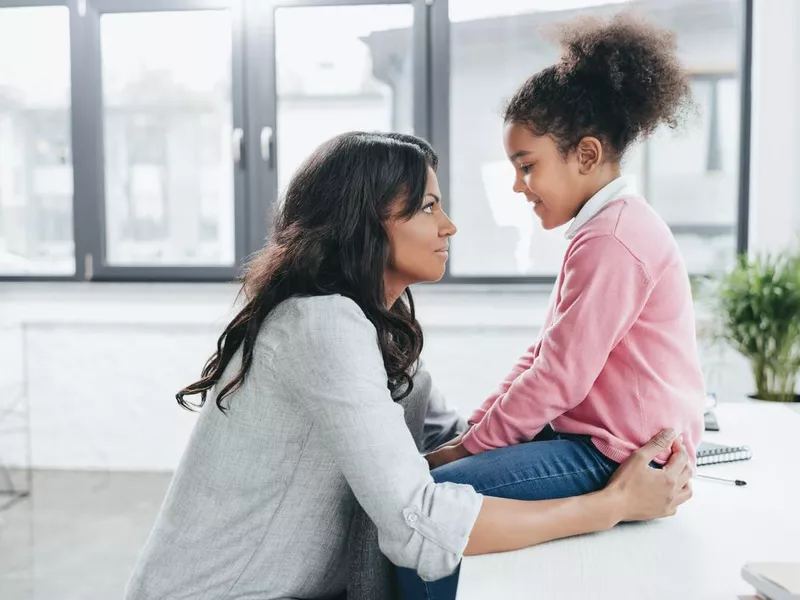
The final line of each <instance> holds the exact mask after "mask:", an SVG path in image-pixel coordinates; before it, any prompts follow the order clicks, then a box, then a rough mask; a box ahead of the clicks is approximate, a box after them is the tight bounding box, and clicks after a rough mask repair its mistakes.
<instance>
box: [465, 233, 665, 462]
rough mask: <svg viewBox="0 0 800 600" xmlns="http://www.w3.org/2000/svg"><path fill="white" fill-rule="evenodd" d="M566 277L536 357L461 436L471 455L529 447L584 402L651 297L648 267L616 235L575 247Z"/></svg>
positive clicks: (592, 239)
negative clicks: (549, 426)
mask: <svg viewBox="0 0 800 600" xmlns="http://www.w3.org/2000/svg"><path fill="white" fill-rule="evenodd" d="M563 274H564V281H563V283H562V287H561V300H560V302H559V304H558V306H557V307H556V312H555V320H554V322H553V324H552V325H551V326H550V327H549V328H548V329H547V331H545V332H544V334H543V336H542V339H541V342H540V343H541V348H540V350H539V354H538V355H537V356H536V358H535V359H534V360H533V362H532V364H531V365H530V367H529V368H528V369H527V370H525V371H524V372H523V373H522V374H520V375H519V376H518V377H517V378H516V379H515V380H514V381H513V383H512V384H511V385H510V386H509V387H508V390H507V391H506V392H505V393H504V394H502V395H501V396H500V397H499V398H498V399H497V401H495V402H494V404H493V405H492V406H491V408H489V409H488V411H487V412H486V415H485V416H484V417H483V419H482V420H481V422H480V423H478V424H476V425H475V426H473V427H472V428H471V429H470V431H469V432H468V433H467V434H466V435H465V436H464V439H463V444H464V447H465V448H466V449H467V450H468V451H470V452H471V453H473V454H478V453H480V452H485V451H487V450H492V449H494V448H502V447H504V446H510V445H513V444H518V443H521V442H525V441H529V440H531V439H532V438H533V437H535V436H536V434H537V433H539V432H540V431H541V430H542V428H543V427H544V426H545V425H546V424H547V423H549V422H550V421H552V420H553V419H555V418H556V417H559V416H560V415H562V414H564V413H565V412H567V411H568V410H570V409H571V408H573V407H575V406H577V405H578V404H580V403H581V402H583V400H584V399H585V398H586V396H587V395H588V393H589V390H591V388H592V385H594V382H595V380H596V379H597V377H598V375H599V374H600V372H601V371H602V370H603V367H604V366H605V363H606V360H607V359H608V355H609V354H610V353H611V351H612V350H613V349H614V347H615V346H616V345H617V344H618V343H619V342H620V341H621V340H622V338H623V337H624V336H625V334H626V333H627V332H628V331H629V330H630V328H631V326H633V324H634V322H635V321H636V320H637V319H638V318H639V315H640V314H641V312H642V309H643V308H644V306H645V303H646V302H647V300H648V298H649V296H650V293H651V292H652V289H653V284H652V282H651V280H650V278H649V277H648V275H647V273H646V271H645V269H644V265H642V263H641V262H640V261H639V260H638V259H637V258H636V257H635V256H634V255H633V254H631V252H630V251H629V250H628V249H627V248H626V247H625V246H624V245H623V244H622V242H620V241H619V240H618V239H617V238H616V237H615V236H613V235H603V236H598V237H592V238H587V239H584V240H581V241H578V242H576V244H575V245H574V246H573V248H572V249H571V250H570V254H569V255H568V256H567V259H566V261H565V264H564V271H563Z"/></svg>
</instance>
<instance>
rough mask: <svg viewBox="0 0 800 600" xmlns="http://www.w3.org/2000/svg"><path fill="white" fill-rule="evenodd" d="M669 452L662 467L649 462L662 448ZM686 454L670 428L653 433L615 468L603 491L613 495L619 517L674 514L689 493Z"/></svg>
mask: <svg viewBox="0 0 800 600" xmlns="http://www.w3.org/2000/svg"><path fill="white" fill-rule="evenodd" d="M670 447H671V448H672V456H670V458H669V461H668V462H667V464H666V465H665V466H664V468H663V469H654V468H652V467H651V466H650V462H651V461H652V460H653V459H654V458H655V457H656V456H658V455H659V454H661V453H662V452H663V451H664V450H666V449H668V448H670ZM691 474H692V472H691V467H690V466H689V456H688V454H687V453H686V449H685V448H684V446H683V440H682V438H681V437H678V438H677V439H676V438H675V432H674V431H673V430H671V429H668V430H664V431H662V432H661V433H659V434H658V435H656V436H655V437H654V438H653V439H652V440H650V441H649V442H648V443H647V444H645V445H644V446H642V447H641V448H639V449H638V450H637V451H636V452H634V453H633V454H632V455H631V457H630V458H629V459H628V460H626V461H625V462H624V463H622V465H621V466H620V467H619V469H617V471H616V473H614V475H613V476H612V477H611V480H610V481H609V483H608V486H607V487H606V488H605V490H604V491H606V492H608V493H609V494H611V495H612V496H613V497H614V498H615V504H616V505H617V506H618V507H619V513H618V517H619V519H618V520H619V521H646V520H650V519H658V518H661V517H667V516H671V515H674V514H675V512H676V511H677V509H678V506H680V505H681V504H683V503H684V502H686V501H687V500H688V499H689V498H691V497H692V484H691V481H690V478H691Z"/></svg>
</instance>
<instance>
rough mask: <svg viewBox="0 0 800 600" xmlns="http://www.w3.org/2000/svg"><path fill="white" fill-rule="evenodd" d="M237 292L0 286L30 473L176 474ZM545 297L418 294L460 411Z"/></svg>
mask: <svg viewBox="0 0 800 600" xmlns="http://www.w3.org/2000/svg"><path fill="white" fill-rule="evenodd" d="M235 292H236V290H235V288H234V287H233V286H229V285H197V284H193V285H184V286H180V285H155V284H129V285H124V284H15V285H11V284H6V285H5V286H3V287H0V307H2V315H3V317H4V319H5V321H6V323H7V324H6V325H5V326H0V354H1V355H0V365H2V370H0V390H3V391H2V395H0V413H2V412H3V406H4V405H6V404H7V403H9V402H11V401H13V400H14V399H15V397H16V396H15V395H14V393H13V392H14V388H13V387H12V386H10V385H8V384H9V383H13V382H14V381H20V380H22V379H26V380H27V399H28V403H29V406H30V421H31V442H32V445H31V450H32V462H33V464H34V465H35V466H37V467H43V468H44V467H47V468H89V469H112V470H167V469H172V468H174V466H175V464H176V463H177V460H178V458H179V456H180V454H181V451H182V449H183V447H184V445H185V443H186V440H187V438H188V435H189V432H190V431H191V427H192V424H193V422H194V419H195V417H194V416H193V415H192V414H191V413H187V412H186V411H184V410H182V409H180V408H179V407H178V405H177V404H176V402H175V399H174V395H175V392H176V391H177V390H178V389H180V388H181V387H182V386H184V385H186V384H188V383H190V382H191V381H193V380H194V379H195V378H196V377H197V375H198V374H199V371H200V369H201V367H202V365H203V363H204V362H205V360H206V359H207V358H208V356H209V354H210V353H211V351H212V350H213V348H214V343H215V341H216V337H217V336H218V335H219V332H220V331H221V330H222V328H223V327H224V325H225V322H226V317H228V316H229V315H230V313H229V308H230V306H231V304H232V302H233V299H234V296H235ZM548 295H549V290H547V289H541V288H540V289H534V288H525V289H522V290H520V289H517V290H515V291H512V290H508V289H500V290H497V289H484V290H482V291H481V290H478V291H476V290H463V289H457V290H453V289H452V288H451V289H450V290H447V289H445V288H443V287H440V288H436V287H433V286H426V287H424V288H422V289H419V290H417V294H416V297H417V303H418V313H419V317H420V321H421V322H422V325H423V327H424V328H425V352H424V357H425V360H426V362H427V365H428V368H429V369H430V370H431V372H432V373H433V375H434V378H435V381H436V383H437V385H438V386H439V387H440V388H441V389H442V390H443V391H444V392H445V394H446V395H447V397H448V398H449V399H450V400H451V401H452V402H453V404H454V405H456V406H457V407H458V408H459V410H460V411H462V412H463V413H464V414H468V413H469V412H470V411H471V410H472V409H474V408H475V407H476V406H477V405H478V404H479V403H480V402H481V400H483V398H484V397H485V396H486V394H488V393H489V392H491V391H492V389H493V388H494V387H495V386H496V385H497V383H498V382H499V380H500V379H501V378H502V377H503V376H505V374H506V373H507V371H508V369H509V368H510V366H511V365H512V364H513V362H514V361H515V360H516V358H517V357H518V356H519V355H520V354H521V353H522V352H523V351H524V350H525V348H526V347H527V346H528V345H529V344H531V343H533V342H534V341H535V340H536V338H537V336H538V332H539V328H540V324H541V322H542V320H543V318H544V311H545V308H546V302H547V298H548ZM20 321H22V322H23V324H22V325H20V324H19V322H20ZM704 364H705V366H706V371H707V380H708V384H709V388H710V389H714V390H717V391H718V392H719V393H720V397H721V399H723V400H737V399H740V398H741V397H743V395H744V394H745V393H746V392H748V391H749V390H750V387H751V382H750V378H749V373H748V371H747V369H746V368H744V362H743V361H742V360H741V359H739V358H737V357H735V356H733V357H731V356H725V357H722V358H720V357H718V356H717V355H716V354H707V356H706V357H705V358H704ZM4 384H6V385H4ZM20 422H21V421H20ZM0 429H4V430H5V429H6V428H5V427H4V424H3V423H0ZM0 440H2V442H0V456H1V457H3V459H4V460H5V461H6V462H10V463H11V464H23V463H24V458H25V445H24V439H23V438H22V437H21V436H0Z"/></svg>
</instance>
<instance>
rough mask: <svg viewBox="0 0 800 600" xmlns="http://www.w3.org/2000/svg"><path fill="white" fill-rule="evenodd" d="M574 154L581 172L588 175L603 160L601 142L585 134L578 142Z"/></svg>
mask: <svg viewBox="0 0 800 600" xmlns="http://www.w3.org/2000/svg"><path fill="white" fill-rule="evenodd" d="M575 155H576V157H577V159H578V169H579V170H580V172H581V174H583V175H588V174H589V173H591V172H592V171H594V170H595V169H596V168H597V167H599V166H600V165H601V164H602V162H603V144H602V143H601V142H600V140H598V139H597V138H596V137H592V136H586V137H584V138H581V141H580V142H578V146H577V148H575Z"/></svg>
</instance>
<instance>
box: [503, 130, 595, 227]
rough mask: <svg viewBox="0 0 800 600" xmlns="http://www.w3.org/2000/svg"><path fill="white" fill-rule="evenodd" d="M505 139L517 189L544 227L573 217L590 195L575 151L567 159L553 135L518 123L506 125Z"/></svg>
mask: <svg viewBox="0 0 800 600" xmlns="http://www.w3.org/2000/svg"><path fill="white" fill-rule="evenodd" d="M503 142H504V145H505V149H506V154H507V155H508V159H509V160H510V161H511V164H513V165H514V171H515V173H516V176H515V179H514V191H515V192H517V193H518V194H524V195H525V198H526V200H527V201H528V202H530V203H531V204H532V205H533V212H534V213H536V216H537V217H539V219H540V220H541V222H542V227H544V228H545V229H554V228H556V227H560V226H561V225H564V224H565V223H568V222H569V221H570V220H571V219H572V218H574V217H575V215H576V214H577V213H578V211H579V210H580V207H581V205H582V204H583V203H584V202H585V201H586V198H588V196H586V192H585V190H584V189H583V187H584V184H585V182H584V181H583V180H584V179H585V178H584V177H582V176H581V175H582V174H581V169H580V164H579V161H578V160H576V157H575V155H574V153H570V155H569V156H567V157H566V159H565V158H564V157H563V156H562V154H561V153H560V152H559V150H558V147H557V146H556V143H555V141H554V140H553V139H552V138H551V137H550V136H546V135H544V136H539V135H534V134H533V133H531V132H530V130H528V128H527V127H525V126H523V125H519V124H517V123H507V124H506V126H505V130H504V135H503Z"/></svg>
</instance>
